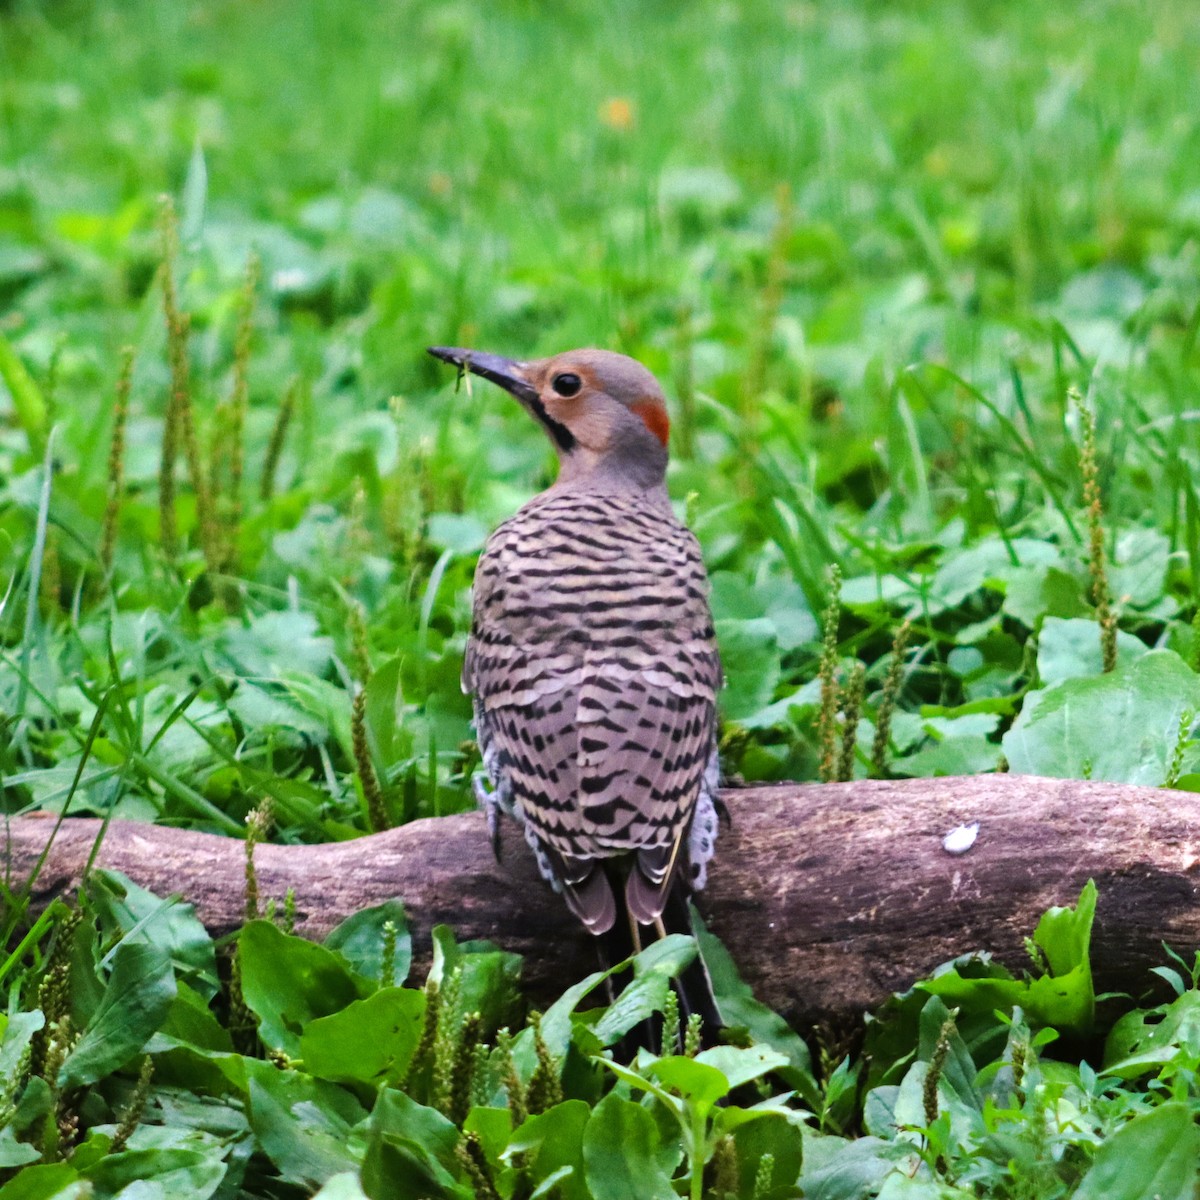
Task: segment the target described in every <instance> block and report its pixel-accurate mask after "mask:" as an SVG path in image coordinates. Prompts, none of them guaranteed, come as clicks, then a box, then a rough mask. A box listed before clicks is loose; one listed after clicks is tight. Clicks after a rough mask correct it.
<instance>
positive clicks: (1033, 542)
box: [925, 537, 1059, 614]
mask: <svg viewBox="0 0 1200 1200" xmlns="http://www.w3.org/2000/svg"><path fill="white" fill-rule="evenodd" d="M1058 557H1059V555H1058V551H1057V550H1056V549H1055V548H1054V547H1053V546H1052V545H1050V544H1049V543H1048V542H1043V541H1040V540H1038V539H1036V538H1011V539H1009V541H1007V542H1005V541H1004V540H1003V539H1002V538H999V537H991V538H984V539H983V540H981V541H979V542H976V543H975V545H973V546H965V547H962V548H961V549H957V550H954V551H953V552H949V553H947V554H946V555H945V557H944V558H943V559H942V563H941V565H940V566H939V567H938V569H937V572H936V573H935V574H934V577H933V579H932V581H931V582H930V584H929V588H928V591H927V593H926V596H925V604H926V605H927V606H928V611H929V612H930V613H933V614H936V613H939V612H944V611H946V610H947V609H951V608H957V607H958V606H959V605H960V604H962V602H963V601H964V600H966V599H967V597H968V596H970V595H972V594H973V593H975V592H977V591H979V590H980V589H981V588H985V587H990V588H997V589H1000V588H1002V587H1003V586H1004V585H1005V584H1007V582H1008V580H1010V579H1012V578H1013V577H1014V576H1017V575H1019V574H1021V573H1023V570H1024V569H1027V568H1029V567H1031V566H1050V565H1052V564H1054V563H1056V562H1057V561H1058Z"/></svg>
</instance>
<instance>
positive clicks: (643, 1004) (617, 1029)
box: [592, 971, 671, 1046]
mask: <svg viewBox="0 0 1200 1200" xmlns="http://www.w3.org/2000/svg"><path fill="white" fill-rule="evenodd" d="M670 989H671V983H670V980H669V978H668V977H667V976H666V975H661V974H659V973H658V972H656V971H650V972H647V973H646V974H644V975H642V976H640V977H639V978H637V979H635V980H633V981H632V982H631V983H630V984H629V986H628V987H626V988H625V989H624V990H623V991H622V992H621V994H620V995H619V996H618V997H617V998H616V1000H615V1001H613V1003H612V1004H610V1005H609V1006H608V1008H607V1010H606V1011H605V1013H604V1016H602V1017H601V1018H600V1020H599V1021H598V1022H597V1023H596V1024H595V1025H594V1026H593V1027H592V1031H593V1032H594V1033H595V1035H596V1036H597V1037H598V1038H599V1039H600V1044H601V1045H604V1046H611V1045H612V1044H613V1043H614V1042H616V1041H617V1040H619V1039H620V1038H621V1037H623V1036H624V1035H625V1034H626V1033H628V1032H629V1030H631V1029H632V1028H633V1027H634V1026H635V1025H637V1024H638V1023H639V1022H641V1021H645V1020H648V1019H649V1018H650V1017H652V1016H653V1015H654V1014H655V1013H659V1012H662V1010H663V1004H664V1003H665V1002H666V999H667V993H668V992H669V991H670Z"/></svg>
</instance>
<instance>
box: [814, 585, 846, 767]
mask: <svg viewBox="0 0 1200 1200" xmlns="http://www.w3.org/2000/svg"><path fill="white" fill-rule="evenodd" d="M841 593H842V572H841V568H840V567H839V566H838V565H837V563H833V564H831V565H830V568H829V600H828V603H827V604H826V605H825V611H824V613H823V614H822V616H821V631H822V635H821V665H820V669H819V671H818V675H819V678H820V680H821V710H820V713H819V714H818V716H817V743H818V746H819V748H820V755H821V764H820V768H819V771H820V777H821V782H822V783H829V782H831V781H832V780H834V779H835V778H836V777H837V713H838V699H839V688H838V679H837V666H838V652H837V650H838V618H839V616H840V615H841V611H842V604H841Z"/></svg>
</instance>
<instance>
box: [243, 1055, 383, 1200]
mask: <svg viewBox="0 0 1200 1200" xmlns="http://www.w3.org/2000/svg"><path fill="white" fill-rule="evenodd" d="M246 1071H247V1074H248V1077H249V1088H250V1108H249V1118H250V1127H251V1129H253V1131H254V1136H255V1138H256V1139H257V1140H258V1144H259V1145H260V1146H261V1147H262V1149H263V1151H264V1153H265V1154H266V1155H267V1157H268V1158H270V1160H271V1161H272V1162H273V1163H274V1164H275V1166H276V1167H277V1168H278V1169H279V1173H280V1175H281V1177H282V1178H283V1179H285V1180H287V1181H288V1182H290V1183H295V1184H298V1185H300V1186H302V1187H307V1188H314V1187H317V1186H319V1185H320V1184H322V1183H324V1182H325V1181H326V1180H328V1179H330V1178H332V1177H333V1176H334V1175H336V1174H338V1173H339V1172H341V1171H346V1170H351V1169H354V1168H355V1167H357V1165H358V1163H359V1161H360V1160H361V1157H362V1153H363V1144H364V1143H363V1137H362V1134H361V1132H356V1131H355V1127H356V1126H358V1125H360V1123H361V1122H363V1121H364V1120H365V1118H366V1115H367V1114H366V1112H365V1110H364V1109H363V1108H362V1106H361V1105H360V1104H359V1103H358V1101H357V1100H355V1099H354V1097H353V1096H351V1095H350V1093H349V1092H347V1091H345V1090H344V1089H343V1088H339V1087H336V1086H335V1085H334V1084H332V1083H326V1082H325V1081H324V1080H321V1079H313V1078H312V1077H311V1076H309V1075H305V1074H303V1073H302V1072H300V1071H288V1070H280V1069H279V1068H278V1067H276V1066H274V1065H273V1064H272V1063H268V1062H263V1061H262V1060H260V1059H250V1060H247V1062H246Z"/></svg>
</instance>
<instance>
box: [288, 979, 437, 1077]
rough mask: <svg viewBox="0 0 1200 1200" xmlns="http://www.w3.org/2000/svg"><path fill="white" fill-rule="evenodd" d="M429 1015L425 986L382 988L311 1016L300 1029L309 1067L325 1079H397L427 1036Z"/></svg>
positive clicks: (309, 1070) (302, 1048)
mask: <svg viewBox="0 0 1200 1200" xmlns="http://www.w3.org/2000/svg"><path fill="white" fill-rule="evenodd" d="M424 1016H425V993H424V992H422V991H418V990H416V989H414V988H398V987H389V988H381V989H380V990H379V991H378V992H375V993H374V995H371V996H368V997H367V998H366V999H365V1000H355V1001H352V1002H351V1003H350V1004H348V1005H346V1007H345V1008H343V1009H342V1010H341V1011H339V1012H335V1013H330V1015H329V1016H327V1017H316V1018H314V1019H313V1020H311V1021H309V1022H308V1024H307V1025H306V1026H305V1027H304V1032H303V1033H302V1034H301V1035H300V1057H301V1058H302V1059H303V1061H304V1069H305V1070H306V1071H308V1072H309V1074H311V1075H316V1076H317V1077H318V1078H321V1079H332V1080H339V1081H346V1082H359V1083H369V1084H376V1085H377V1084H380V1083H385V1082H386V1083H395V1082H396V1081H397V1080H399V1079H400V1078H401V1077H402V1076H403V1075H404V1072H405V1071H406V1070H407V1069H408V1064H409V1062H410V1060H411V1059H412V1055H413V1051H414V1050H415V1049H416V1048H417V1043H418V1042H419V1041H420V1040H421V1028H422V1025H423V1021H424Z"/></svg>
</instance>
